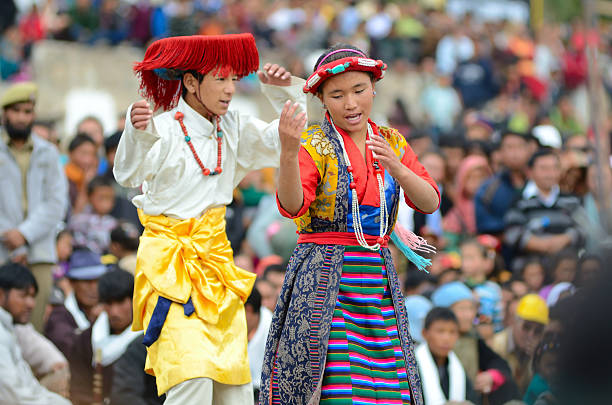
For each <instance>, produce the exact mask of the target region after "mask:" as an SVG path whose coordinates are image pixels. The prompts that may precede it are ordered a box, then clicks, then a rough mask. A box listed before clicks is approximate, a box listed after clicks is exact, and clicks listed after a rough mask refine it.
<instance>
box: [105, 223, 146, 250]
mask: <svg viewBox="0 0 612 405" xmlns="http://www.w3.org/2000/svg"><path fill="white" fill-rule="evenodd" d="M139 237H140V232H139V231H138V228H137V227H136V225H134V224H133V223H131V222H128V221H119V224H117V226H116V227H115V228H113V230H112V231H111V233H110V240H111V242H115V243H118V244H119V245H121V247H122V248H124V249H125V250H129V251H132V252H134V251H136V250H138V245H139V242H140V239H139Z"/></svg>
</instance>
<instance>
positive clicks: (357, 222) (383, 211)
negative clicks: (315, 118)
mask: <svg viewBox="0 0 612 405" xmlns="http://www.w3.org/2000/svg"><path fill="white" fill-rule="evenodd" d="M330 120H331V121H332V122H331V124H332V126H333V127H334V132H335V133H336V136H337V137H338V139H339V140H340V145H341V146H342V156H343V157H344V161H345V162H346V165H347V168H346V169H347V171H348V174H349V182H350V183H349V188H350V189H351V197H352V198H351V210H352V213H353V229H354V231H355V237H356V238H357V242H359V244H360V245H361V246H363V247H364V248H366V249H369V250H373V251H376V250H379V249H380V247H381V245H382V243H383V241H384V238H383V237H384V236H385V234H386V233H387V227H388V225H389V224H388V218H387V213H388V212H387V200H386V198H385V188H384V183H383V181H382V176H381V173H382V169H381V168H380V165H379V163H378V161H377V160H374V163H373V165H374V171H375V172H376V180H377V181H378V191H379V196H380V235H379V237H378V238H377V239H376V244H374V245H370V244H368V242H367V241H366V239H365V235H364V233H363V227H362V225H361V215H360V214H359V201H358V199H357V185H356V184H355V180H354V178H353V167H352V166H351V161H350V159H349V156H348V153H347V152H346V147H345V146H344V140H343V139H342V135H340V133H338V130H337V129H336V124H334V122H333V120H332V119H331V117H330ZM371 136H372V127H371V126H370V124H368V137H371Z"/></svg>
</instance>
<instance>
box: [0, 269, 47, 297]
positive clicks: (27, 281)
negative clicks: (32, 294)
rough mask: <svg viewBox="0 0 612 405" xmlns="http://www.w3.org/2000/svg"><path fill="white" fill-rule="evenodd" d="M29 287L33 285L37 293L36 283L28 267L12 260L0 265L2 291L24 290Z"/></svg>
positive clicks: (0, 287) (0, 286)
mask: <svg viewBox="0 0 612 405" xmlns="http://www.w3.org/2000/svg"><path fill="white" fill-rule="evenodd" d="M30 287H34V291H36V293H38V283H37V282H36V279H35V278H34V275H33V274H32V272H31V271H30V269H28V268H27V267H25V266H23V265H21V264H18V263H12V262H8V263H5V264H3V265H2V266H0V289H2V290H4V291H9V290H12V289H16V290H26V289H28V288H30Z"/></svg>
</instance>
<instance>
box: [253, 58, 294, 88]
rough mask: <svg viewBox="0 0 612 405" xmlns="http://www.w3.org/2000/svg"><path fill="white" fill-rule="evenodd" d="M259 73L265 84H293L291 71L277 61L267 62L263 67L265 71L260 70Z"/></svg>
mask: <svg viewBox="0 0 612 405" xmlns="http://www.w3.org/2000/svg"><path fill="white" fill-rule="evenodd" d="M257 75H258V76H259V80H260V81H261V82H262V83H263V84H272V85H275V86H289V85H291V72H289V71H288V70H287V69H285V68H284V67H282V66H280V65H277V64H276V63H275V64H271V63H266V64H265V65H264V67H263V71H261V70H260V71H259V72H257Z"/></svg>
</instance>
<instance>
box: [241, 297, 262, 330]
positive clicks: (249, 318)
mask: <svg viewBox="0 0 612 405" xmlns="http://www.w3.org/2000/svg"><path fill="white" fill-rule="evenodd" d="M244 314H245V317H246V323H247V333H248V334H249V335H250V333H251V331H253V330H256V329H257V325H259V312H255V310H254V309H253V306H252V305H250V304H249V305H245V306H244Z"/></svg>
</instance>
